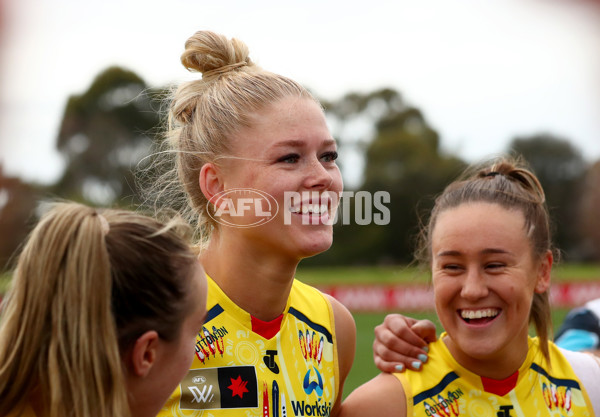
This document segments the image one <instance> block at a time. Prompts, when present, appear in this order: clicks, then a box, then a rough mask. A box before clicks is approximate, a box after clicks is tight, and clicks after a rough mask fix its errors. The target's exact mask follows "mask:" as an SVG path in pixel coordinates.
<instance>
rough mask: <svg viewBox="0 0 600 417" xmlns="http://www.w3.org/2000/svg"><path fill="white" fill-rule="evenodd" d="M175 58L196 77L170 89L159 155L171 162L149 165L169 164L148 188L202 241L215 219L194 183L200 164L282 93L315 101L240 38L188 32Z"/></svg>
mask: <svg viewBox="0 0 600 417" xmlns="http://www.w3.org/2000/svg"><path fill="white" fill-rule="evenodd" d="M181 62H182V64H183V66H184V67H185V68H187V69H188V70H189V71H192V72H199V73H202V79H197V80H193V81H189V82H185V83H183V84H181V85H180V86H179V87H178V88H177V89H176V91H174V92H173V93H172V96H171V101H170V111H169V118H168V127H167V138H168V141H167V146H166V149H164V152H161V153H160V157H161V158H162V157H165V156H166V157H168V156H169V155H170V156H172V157H173V158H174V161H168V160H167V161H165V160H159V162H158V163H156V162H155V164H154V167H156V166H160V165H161V164H165V163H166V164H171V165H170V168H167V170H166V173H164V174H163V175H162V177H161V178H160V179H159V180H158V181H157V185H155V186H151V188H152V189H151V190H150V193H151V194H153V195H155V196H158V197H155V198H156V200H157V201H159V204H160V201H161V200H162V201H163V203H164V202H166V203H167V204H169V205H170V206H171V207H173V206H175V208H177V209H178V210H179V211H180V212H181V213H182V214H183V215H184V217H186V218H187V219H188V220H189V221H191V222H193V223H195V224H196V225H197V229H198V230H197V231H198V234H199V235H200V238H201V240H207V239H208V238H209V237H210V232H211V230H212V228H213V227H214V226H216V224H215V222H214V220H213V219H212V218H211V217H210V216H208V215H207V214H208V213H207V203H208V201H207V199H206V197H205V196H204V195H203V193H202V191H201V190H200V187H199V176H200V170H201V168H202V166H203V165H204V164H205V163H207V162H212V163H218V161H219V159H220V158H223V157H228V156H231V152H230V139H231V136H232V135H233V134H235V133H236V132H238V131H239V130H240V129H242V128H244V127H248V126H250V125H251V123H252V115H253V114H255V113H256V112H258V111H260V110H262V109H264V108H266V107H267V106H269V105H272V104H274V103H276V102H277V101H279V100H281V99H283V98H286V97H298V98H306V99H310V100H313V101H315V102H317V100H316V99H315V98H314V97H313V96H312V95H311V94H310V93H309V92H308V91H307V90H306V89H305V88H304V87H302V86H301V85H300V84H298V83H297V82H295V81H293V80H291V79H289V78H287V77H284V76H281V75H277V74H274V73H271V72H268V71H265V70H263V69H261V68H260V67H258V66H257V65H255V64H254V62H252V60H251V59H250V57H249V52H248V47H247V46H246V45H245V44H244V43H243V42H242V41H240V40H238V39H227V38H226V37H225V36H223V35H219V34H216V33H213V32H209V31H199V32H196V33H195V34H194V35H193V36H191V37H190V38H189V39H188V40H187V42H186V43H185V51H184V52H183V54H182V56H181ZM163 148H165V147H163ZM159 170H160V168H159ZM162 171H163V172H164V171H165V170H164V169H162ZM177 188H180V190H179V191H180V193H179V195H178V194H177V191H175V190H176V189H177ZM182 192H183V195H185V197H184V198H182V197H181V196H182Z"/></svg>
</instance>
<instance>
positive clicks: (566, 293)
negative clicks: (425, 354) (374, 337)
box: [318, 279, 600, 312]
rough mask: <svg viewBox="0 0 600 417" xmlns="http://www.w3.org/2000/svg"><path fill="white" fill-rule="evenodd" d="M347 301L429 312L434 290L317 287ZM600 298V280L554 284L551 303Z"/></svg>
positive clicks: (357, 307) (355, 307)
mask: <svg viewBox="0 0 600 417" xmlns="http://www.w3.org/2000/svg"><path fill="white" fill-rule="evenodd" d="M318 288H319V289H320V290H321V291H323V292H324V293H327V294H330V295H332V296H333V297H335V298H336V299H338V300H339V301H340V302H341V303H342V304H344V305H345V306H346V307H347V308H348V309H349V310H350V311H364V312H368V311H370V312H380V311H426V310H433V309H434V303H433V289H432V287H431V286H429V285H324V286H318ZM595 298H600V279H599V280H598V281H583V282H564V283H554V284H552V287H551V288H550V303H551V306H552V307H556V308H572V307H577V306H580V305H582V304H584V303H585V302H587V301H589V300H592V299H595Z"/></svg>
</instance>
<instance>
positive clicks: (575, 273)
mask: <svg viewBox="0 0 600 417" xmlns="http://www.w3.org/2000/svg"><path fill="white" fill-rule="evenodd" d="M297 277H298V278H299V279H300V280H302V281H304V282H306V283H309V284H312V285H319V284H321V285H324V284H364V283H369V284H375V283H388V284H391V283H407V284H408V283H426V282H428V281H429V276H428V274H427V273H424V272H421V271H419V270H418V269H416V268H407V267H398V266H394V267H391V266H390V267H344V268H341V267H336V268H310V269H309V268H306V269H300V270H299V271H298V273H297ZM9 279H10V275H9V274H3V275H0V294H2V293H3V292H5V291H6V289H7V288H8V283H9ZM553 279H554V280H555V281H585V280H600V265H561V266H559V267H557V268H555V271H554V276H553ZM567 311H568V310H565V309H555V310H554V311H553V313H552V314H553V317H552V320H553V323H554V328H555V329H557V328H558V327H559V325H560V324H561V323H562V321H563V320H564V317H565V315H566V313H567ZM398 313H403V312H401V311H398ZM404 314H406V315H410V316H411V317H415V318H418V319H421V318H427V319H429V320H431V321H433V322H434V323H436V326H437V328H438V332H439V331H440V330H441V326H440V324H439V321H438V320H437V318H436V316H435V313H434V312H424V313H417V312H405V313H404ZM353 315H354V319H355V321H356V328H357V343H356V357H355V360H354V366H353V368H352V371H351V372H350V375H349V376H348V379H347V381H346V384H345V387H344V396H346V395H348V393H350V392H351V391H352V390H353V389H354V388H356V387H357V386H359V385H360V384H362V383H364V382H366V381H367V380H369V379H370V378H372V377H374V376H375V375H377V373H378V371H377V369H376V368H375V365H374V364H373V355H372V350H371V346H372V343H373V337H374V333H373V329H374V328H375V326H376V325H378V324H380V323H381V322H382V321H383V318H384V317H385V313H354V314H353Z"/></svg>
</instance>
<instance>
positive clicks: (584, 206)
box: [577, 160, 600, 262]
mask: <svg viewBox="0 0 600 417" xmlns="http://www.w3.org/2000/svg"><path fill="white" fill-rule="evenodd" d="M579 204H580V205H579V212H578V214H579V216H577V219H579V221H578V223H579V224H578V226H579V227H578V229H579V231H580V233H581V238H582V252H583V258H584V260H591V261H596V262H598V261H600V215H599V213H600V160H599V161H596V162H595V163H594V164H593V165H592V166H591V167H590V168H589V169H588V170H587V173H586V174H585V178H584V180H583V186H582V190H581V198H580V200H579Z"/></svg>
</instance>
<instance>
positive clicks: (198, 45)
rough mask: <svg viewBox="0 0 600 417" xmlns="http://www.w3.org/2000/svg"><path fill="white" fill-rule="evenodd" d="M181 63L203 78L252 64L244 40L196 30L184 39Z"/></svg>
mask: <svg viewBox="0 0 600 417" xmlns="http://www.w3.org/2000/svg"><path fill="white" fill-rule="evenodd" d="M181 63H182V64H183V66H184V67H186V68H187V69H188V70H190V71H194V72H200V73H202V78H203V79H205V78H207V77H211V76H215V75H219V74H224V73H227V72H230V71H233V70H235V69H237V68H241V67H244V66H246V65H252V61H251V60H250V58H249V56H248V47H247V46H246V44H245V43H244V42H242V41H240V40H238V39H235V38H233V39H231V40H230V39H227V38H226V37H225V36H223V35H219V34H217V33H214V32H210V31H198V32H196V33H195V34H194V35H193V36H191V37H190V38H189V39H188V40H187V41H186V43H185V51H184V52H183V54H182V55H181Z"/></svg>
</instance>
